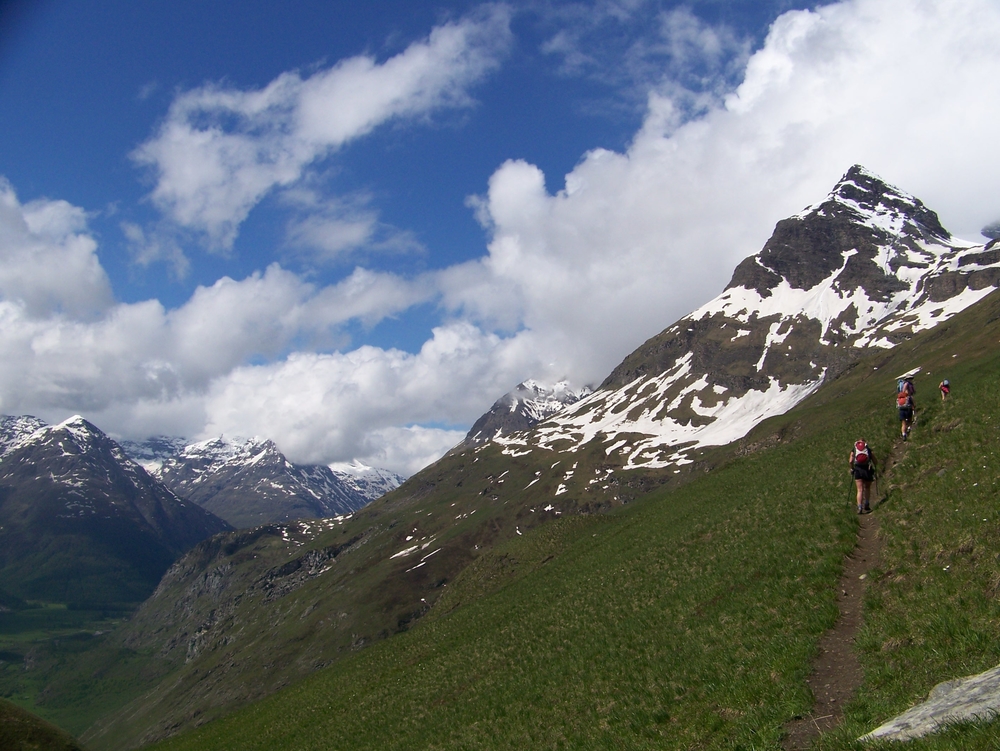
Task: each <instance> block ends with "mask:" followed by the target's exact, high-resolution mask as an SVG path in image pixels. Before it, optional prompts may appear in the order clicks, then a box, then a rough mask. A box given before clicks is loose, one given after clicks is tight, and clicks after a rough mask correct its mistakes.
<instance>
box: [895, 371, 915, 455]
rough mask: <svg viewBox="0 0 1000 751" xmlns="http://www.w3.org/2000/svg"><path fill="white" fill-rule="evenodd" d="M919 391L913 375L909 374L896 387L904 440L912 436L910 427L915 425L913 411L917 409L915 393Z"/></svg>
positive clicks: (901, 432)
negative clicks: (914, 401)
mask: <svg viewBox="0 0 1000 751" xmlns="http://www.w3.org/2000/svg"><path fill="white" fill-rule="evenodd" d="M915 393H917V389H916V387H915V386H914V385H913V377H912V376H909V377H907V378H903V379H902V380H900V381H899V383H898V384H897V387H896V406H897V407H898V408H899V422H900V434H901V435H902V436H903V440H904V441H905V440H908V439H909V437H910V428H911V427H912V426H913V412H914V409H915V406H914V403H913V395H914V394H915Z"/></svg>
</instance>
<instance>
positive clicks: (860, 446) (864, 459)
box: [851, 438, 876, 514]
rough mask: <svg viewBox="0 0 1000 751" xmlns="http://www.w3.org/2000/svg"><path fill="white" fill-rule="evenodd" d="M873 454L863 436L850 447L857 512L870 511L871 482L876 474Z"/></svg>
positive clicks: (865, 512) (866, 512)
mask: <svg viewBox="0 0 1000 751" xmlns="http://www.w3.org/2000/svg"><path fill="white" fill-rule="evenodd" d="M875 473H876V469H875V454H874V453H873V452H872V450H871V447H869V446H868V444H867V443H866V442H865V440H864V439H863V438H859V439H858V440H857V441H855V442H854V447H853V448H852V449H851V477H853V478H854V484H855V485H857V487H858V513H859V514H868V513H871V510H872V509H871V506H870V505H869V504H870V500H871V492H872V482H873V481H874V480H875V476H876V474H875Z"/></svg>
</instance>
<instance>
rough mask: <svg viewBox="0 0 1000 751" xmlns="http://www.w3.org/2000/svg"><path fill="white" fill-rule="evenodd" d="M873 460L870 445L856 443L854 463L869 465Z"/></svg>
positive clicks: (860, 442) (861, 442)
mask: <svg viewBox="0 0 1000 751" xmlns="http://www.w3.org/2000/svg"><path fill="white" fill-rule="evenodd" d="M870 460H871V452H870V451H869V450H868V444H867V443H865V442H864V441H860V440H859V441H856V442H855V443H854V463H855V464H863V465H867V464H868V462H869V461H870Z"/></svg>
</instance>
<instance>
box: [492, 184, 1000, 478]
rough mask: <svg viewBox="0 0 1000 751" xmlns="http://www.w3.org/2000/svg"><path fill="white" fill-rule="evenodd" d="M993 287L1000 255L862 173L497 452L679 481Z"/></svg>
mask: <svg viewBox="0 0 1000 751" xmlns="http://www.w3.org/2000/svg"><path fill="white" fill-rule="evenodd" d="M998 284H1000V248H997V247H996V241H993V242H991V243H990V244H988V245H986V246H981V245H971V244H969V243H966V242H963V241H959V240H957V239H954V238H952V236H951V234H950V233H949V232H948V231H947V230H945V229H944V227H942V226H941V224H940V222H939V220H938V217H937V215H936V214H935V213H934V212H933V211H931V210H929V209H927V208H926V207H925V206H924V205H923V203H922V202H921V201H920V200H918V199H917V198H914V197H913V196H911V195H909V194H907V193H904V192H903V191H900V190H898V189H896V188H893V187H892V186H890V185H887V184H886V183H885V182H884V181H882V180H881V179H880V178H878V177H877V176H876V175H874V174H873V173H871V172H869V171H867V170H865V169H864V168H863V167H859V166H854V167H852V168H851V169H850V170H849V171H848V172H847V174H845V175H844V177H843V179H841V181H840V182H838V184H837V185H836V186H835V188H834V189H833V191H832V192H831V193H830V194H829V195H828V196H827V197H826V199H824V200H823V201H821V202H820V203H818V204H815V205H813V206H811V207H809V208H808V209H806V210H805V211H803V212H800V213H799V214H796V215H795V216H793V217H790V218H789V219H785V220H783V221H780V222H778V223H777V225H776V227H775V230H774V234H773V235H772V236H771V238H770V239H769V240H768V241H767V243H766V244H765V245H764V248H763V249H762V250H761V251H760V252H759V253H757V254H756V255H754V256H751V257H749V258H747V259H745V260H744V261H743V262H742V263H740V264H739V265H738V266H737V268H736V270H735V271H734V273H733V277H732V281H731V282H730V283H729V285H728V286H727V287H726V289H725V290H724V291H723V292H722V294H720V295H719V296H718V297H716V298H715V299H714V300H712V301H710V302H708V303H706V304H705V305H703V306H702V307H701V308H699V309H697V310H695V311H694V312H693V313H691V314H690V315H688V316H685V317H684V318H682V319H680V320H679V321H678V322H677V323H675V324H674V325H672V326H671V327H669V328H668V329H666V330H665V331H663V332H662V333H660V334H659V335H657V336H656V337H653V338H652V339H650V340H649V341H648V342H646V343H645V344H644V345H643V346H642V347H640V348H639V349H638V350H636V351H635V352H633V353H632V354H631V355H629V357H627V358H626V359H625V360H624V361H623V362H622V363H621V365H619V366H618V367H617V368H616V369H615V370H614V371H613V372H612V373H611V375H609V376H608V378H607V379H606V380H605V381H604V383H603V384H601V386H600V388H599V389H598V390H597V391H595V392H594V393H592V394H590V395H589V396H587V397H586V398H583V399H581V400H579V401H577V402H576V403H574V404H572V405H571V406H568V407H567V408H566V409H565V410H564V411H562V412H560V413H558V414H556V415H553V416H551V417H549V419H548V420H547V421H545V422H543V423H541V424H540V425H538V426H537V428H535V430H533V431H531V432H520V433H512V434H510V435H508V436H506V437H505V436H503V435H499V434H497V435H494V436H488V438H492V439H493V440H496V441H497V442H498V443H501V444H505V445H506V449H505V450H506V451H508V452H509V453H512V454H521V453H523V452H524V451H528V450H531V449H532V447H537V448H541V449H551V450H554V449H555V446H556V445H557V444H558V445H559V446H562V447H565V446H566V445H567V440H568V441H569V445H570V446H573V447H575V448H573V449H571V450H575V449H578V448H579V447H581V446H583V445H584V444H586V443H588V442H590V441H593V440H599V441H601V442H602V444H603V445H604V446H605V451H606V452H607V453H608V455H609V456H611V455H615V456H619V457H620V459H621V462H622V466H623V468H625V469H634V468H640V467H645V468H664V467H678V466H680V465H682V464H686V463H689V462H691V461H693V458H692V457H693V456H694V454H695V453H696V452H697V450H698V449H700V448H702V447H704V446H713V445H723V444H725V443H729V442H731V441H733V440H736V439H738V438H741V437H742V436H743V435H746V433H747V432H749V431H750V430H751V429H752V428H753V427H754V426H755V425H757V424H758V423H759V422H761V421H762V420H764V419H765V418H767V417H770V416H772V415H776V414H780V413H782V412H784V411H786V410H788V409H790V408H791V407H792V406H794V405H795V404H797V403H798V402H799V401H801V400H802V399H804V398H805V397H806V396H808V395H809V394H810V393H812V391H814V390H815V389H816V388H817V387H818V386H819V385H820V384H821V383H822V382H823V380H824V378H826V377H828V376H829V375H831V374H833V373H837V372H840V371H841V370H842V369H843V368H844V367H846V366H847V365H848V364H849V363H850V362H851V361H853V360H854V359H856V358H857V357H858V356H859V355H860V354H861V352H862V351H863V349H864V348H866V347H873V346H874V347H882V348H890V347H893V346H895V345H896V344H897V343H899V342H901V341H903V340H905V339H906V338H908V337H909V336H911V335H912V334H913V333H915V332H917V331H921V330H924V329H927V328H930V327H931V326H934V325H935V324H937V323H939V322H940V321H943V320H946V319H947V318H949V317H950V316H952V315H954V314H955V313H958V312H959V311H961V310H963V309H965V308H966V307H968V306H969V305H972V304H973V303H975V302H977V301H978V300H980V299H982V298H983V297H984V296H986V295H987V294H989V293H990V292H992V291H993V290H994V289H995V288H996V286H997V285H998ZM498 404H500V402H498ZM484 417H485V416H484Z"/></svg>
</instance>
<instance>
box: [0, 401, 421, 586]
mask: <svg viewBox="0 0 1000 751" xmlns="http://www.w3.org/2000/svg"><path fill="white" fill-rule="evenodd" d="M400 482H402V478H401V477H399V476H398V475H395V474H393V473H391V472H388V471H386V470H377V469H373V468H370V467H365V466H364V465H361V464H357V463H355V464H351V465H344V467H343V468H341V469H338V470H333V469H331V468H330V467H325V466H309V465H296V464H292V463H291V462H289V461H288V460H287V459H285V457H284V455H282V454H281V452H280V451H278V448H277V446H275V444H274V443H273V442H271V441H267V440H262V439H259V438H255V439H248V440H238V439H237V440H233V439H227V438H218V439H215V440H211V441H204V442H201V443H193V444H187V443H186V442H184V441H183V440H181V439H176V438H163V437H160V438H152V439H149V440H147V441H143V442H139V443H136V442H123V443H122V444H118V443H116V442H115V441H113V440H112V439H111V438H109V437H108V436H107V435H105V434H104V433H103V432H102V431H101V430H99V429H98V428H97V427H95V426H94V425H92V424H91V423H89V422H87V421H86V420H85V419H83V418H82V417H79V416H76V417H73V418H71V419H69V420H67V421H65V422H63V423H61V424H59V425H51V426H50V425H46V424H45V423H44V422H42V421H41V420H39V419H37V418H35V417H31V416H20V417H9V416H3V417H0V604H2V603H3V602H4V601H6V600H8V599H10V598H12V597H13V598H20V599H41V600H50V601H58V602H76V603H81V602H83V601H87V602H90V603H96V604H107V603H123V604H127V603H136V602H139V601H141V600H143V599H145V597H147V596H148V595H149V594H150V593H151V592H152V591H153V589H154V588H155V586H156V584H157V582H158V581H159V579H160V577H161V576H162V575H163V573H164V572H165V571H166V570H167V568H168V567H169V566H170V564H171V563H173V561H174V560H176V558H177V557H178V556H179V555H181V554H182V553H183V552H185V551H186V550H188V549H189V548H191V547H192V546H193V545H194V544H195V543H197V542H199V541H200V540H203V539H205V538H206V537H210V536H211V535H213V534H216V533H218V532H223V531H226V530H229V529H233V528H234V527H235V528H240V527H253V526H257V525H259V524H264V523H268V522H273V521H287V520H290V519H299V518H317V517H331V516H339V515H343V514H350V513H352V512H354V511H356V510H358V509H359V508H361V507H363V506H364V505H366V504H367V503H369V502H370V501H371V500H372V499H373V498H377V497H378V496H380V495H382V494H383V493H385V492H386V491H387V490H391V489H393V488H395V487H397V486H398V485H399V484H400Z"/></svg>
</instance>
